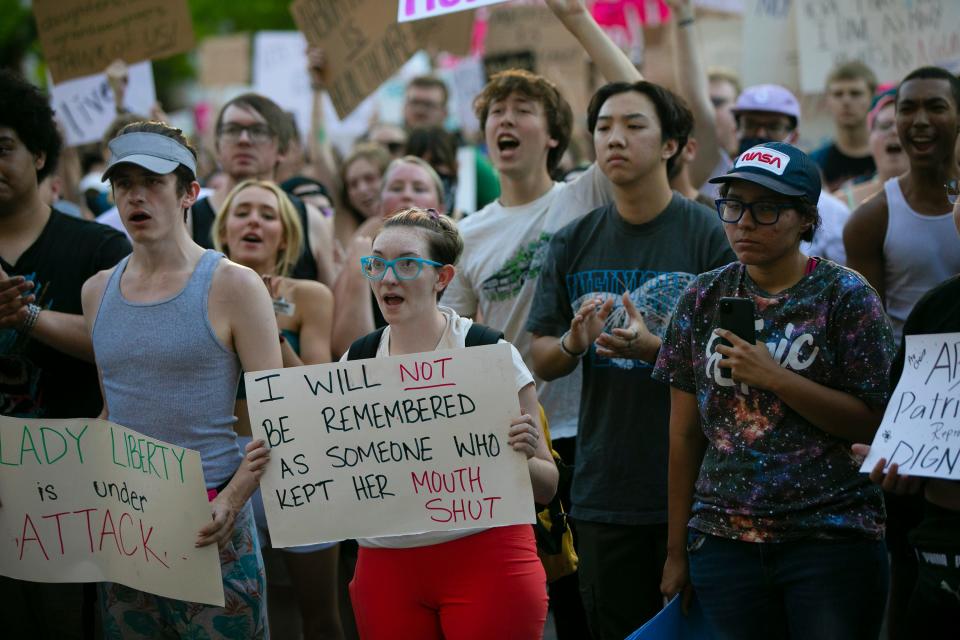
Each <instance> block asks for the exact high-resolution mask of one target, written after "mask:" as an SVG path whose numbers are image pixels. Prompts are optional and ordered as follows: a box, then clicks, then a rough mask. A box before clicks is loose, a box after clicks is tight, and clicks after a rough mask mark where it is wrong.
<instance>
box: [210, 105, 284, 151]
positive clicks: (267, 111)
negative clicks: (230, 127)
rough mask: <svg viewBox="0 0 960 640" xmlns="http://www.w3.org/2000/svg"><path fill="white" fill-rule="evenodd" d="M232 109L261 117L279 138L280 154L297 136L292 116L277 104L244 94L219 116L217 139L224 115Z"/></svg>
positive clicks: (222, 109) (223, 107)
mask: <svg viewBox="0 0 960 640" xmlns="http://www.w3.org/2000/svg"><path fill="white" fill-rule="evenodd" d="M230 107H240V108H242V109H249V110H250V111H254V112H256V113H258V114H259V115H260V117H262V118H263V119H264V121H265V122H266V123H267V127H269V128H270V132H271V133H272V134H273V135H274V136H275V137H276V138H277V150H278V151H279V152H280V153H285V152H286V151H287V146H288V145H289V144H290V140H291V139H292V138H293V136H294V135H296V134H295V132H294V128H293V125H291V123H290V122H291V118H290V115H289V114H288V113H287V112H286V111H284V110H283V109H281V108H280V105H278V104H277V103H276V102H274V101H273V100H271V99H270V98H268V97H266V96H262V95H260V94H259V93H244V94H242V95H239V96H237V97H236V98H234V99H232V100H229V101H228V102H226V103H225V104H224V105H223V106H222V107H221V108H220V113H218V114H217V124H216V127H215V128H214V131H215V132H216V134H217V138H219V137H220V129H221V128H222V127H223V114H224V113H226V112H227V109H229V108H230Z"/></svg>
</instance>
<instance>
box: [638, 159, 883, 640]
mask: <svg viewBox="0 0 960 640" xmlns="http://www.w3.org/2000/svg"><path fill="white" fill-rule="evenodd" d="M711 182H719V183H720V184H721V189H720V195H721V197H720V199H718V200H717V212H718V214H719V215H720V218H721V220H723V222H724V223H725V224H724V228H725V230H726V233H727V238H728V240H729V241H730V244H731V246H732V247H733V250H734V252H735V253H736V254H737V258H738V262H734V263H731V264H730V265H728V266H726V267H723V268H721V269H717V270H714V271H711V272H709V273H705V274H703V275H701V276H699V277H698V278H697V279H696V281H695V282H694V283H693V284H692V285H691V286H690V287H689V288H688V289H687V291H686V293H685V294H684V295H683V297H682V298H681V299H680V302H679V304H678V306H677V309H676V311H675V312H674V315H673V319H672V320H671V323H670V328H669V329H668V331H667V336H666V337H665V339H664V342H663V346H662V347H661V351H660V356H659V358H658V360H657V365H656V369H655V370H654V374H653V375H654V377H655V378H657V379H659V380H662V381H664V382H667V383H669V384H670V386H671V390H670V391H671V410H670V465H669V530H668V542H667V562H666V565H665V566H664V573H663V582H662V585H661V589H662V590H663V592H664V593H665V594H667V595H671V596H672V595H674V594H676V593H678V592H681V591H689V589H690V587H691V586H692V588H693V590H695V591H696V594H697V597H698V599H699V601H700V603H701V605H702V606H703V610H704V613H705V614H706V618H707V621H708V623H709V624H710V626H711V627H712V628H713V631H714V636H715V637H716V638H719V639H725V638H736V639H737V640H749V639H751V638H757V639H760V638H763V639H767V638H781V637H790V638H821V639H824V640H829V639H837V640H840V639H853V638H864V639H867V638H871V639H874V640H875V639H876V637H877V634H878V633H879V630H880V622H881V619H882V615H883V608H884V604H885V601H886V591H887V555H886V549H885V548H884V545H883V541H882V538H883V534H884V512H883V500H882V496H881V493H880V491H879V489H878V488H877V487H874V486H871V485H870V482H869V480H868V479H867V478H866V477H865V476H863V475H862V474H860V473H859V464H858V462H857V461H856V460H855V459H854V457H853V456H852V455H851V454H850V443H851V442H856V441H859V440H860V439H862V438H872V436H873V433H874V432H875V431H876V428H877V425H878V424H879V423H880V419H881V418H882V416H883V408H884V405H885V404H886V401H887V399H888V397H889V393H888V386H887V380H886V376H887V371H888V370H889V366H890V360H891V358H892V355H893V338H892V333H891V329H890V324H889V322H888V320H887V318H886V315H885V314H884V311H883V306H882V304H881V302H880V299H879V297H878V296H877V294H876V292H875V291H874V290H873V289H872V288H871V287H870V286H869V285H868V284H867V283H866V281H864V279H863V278H862V277H861V276H860V275H859V274H857V273H855V272H853V271H850V270H849V269H845V268H844V267H841V266H839V265H837V264H835V263H833V262H830V261H829V260H824V259H818V258H808V257H807V256H805V255H803V253H801V251H800V242H801V241H802V240H808V241H809V240H810V239H811V238H812V236H813V234H814V232H815V231H816V227H817V224H818V223H819V214H818V213H817V209H816V202H817V200H818V198H819V197H820V175H819V172H818V171H817V169H816V166H815V165H814V164H813V162H812V161H811V160H810V159H809V158H808V157H807V156H806V155H805V154H804V153H803V152H802V151H800V150H799V149H797V148H795V147H793V146H791V145H789V144H785V143H779V142H769V143H764V144H762V145H758V146H755V147H753V148H752V149H749V150H748V151H746V152H744V153H742V154H741V155H740V156H739V157H738V158H737V159H736V162H735V164H734V167H733V169H731V171H730V172H729V173H727V174H726V175H724V176H721V177H719V178H715V179H714V180H712V181H711ZM731 297H732V298H734V299H733V300H732V299H731ZM737 304H746V305H747V307H748V308H747V313H746V318H745V322H740V323H731V325H734V324H736V325H743V326H742V327H740V328H739V330H738V334H739V335H738V334H735V333H733V332H732V331H729V330H726V329H721V328H718V327H720V326H723V322H724V309H725V307H726V308H731V309H732V308H733V307H735V306H736V305H737ZM751 325H752V326H751ZM754 331H755V340H754V339H749V340H748V339H744V338H743V337H740V335H743V334H744V333H746V334H748V335H749V334H750V333H754ZM721 340H724V341H726V342H721ZM724 372H730V375H725V374H724Z"/></svg>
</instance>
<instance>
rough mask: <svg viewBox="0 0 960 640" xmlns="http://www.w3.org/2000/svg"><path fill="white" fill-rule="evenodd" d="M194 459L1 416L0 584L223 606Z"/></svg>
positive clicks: (172, 450)
mask: <svg viewBox="0 0 960 640" xmlns="http://www.w3.org/2000/svg"><path fill="white" fill-rule="evenodd" d="M210 517H211V516H210V504H209V503H208V502H207V492H206V488H205V486H204V482H203V471H202V470H201V467H200V455H199V454H198V453H197V452H195V451H190V450H189V449H183V448H180V447H176V446H173V445H170V444H167V443H165V442H161V441H160V440H155V439H153V438H148V437H146V436H143V435H140V434H139V433H137V432H136V431H133V430H131V429H127V428H126V427H121V426H119V425H116V424H113V423H112V422H107V421H106V420H94V419H86V418H76V419H71V420H39V419H32V420H28V419H24V418H11V417H7V416H0V574H2V575H5V576H8V577H10V578H16V579H18V580H30V581H34V582H102V581H106V582H118V583H120V584H124V585H126V586H128V587H131V588H134V589H139V590H141V591H146V592H148V593H153V594H156V595H160V596H165V597H168V598H176V599H178V600H187V601H190V602H201V603H205V604H212V605H218V606H223V604H224V596H223V582H222V578H221V572H220V558H219V554H218V552H217V545H215V544H214V545H210V546H207V547H203V548H201V549H197V548H195V547H194V542H195V541H196V538H197V532H198V531H199V530H200V529H201V528H202V527H203V526H204V525H206V524H207V523H209V522H210Z"/></svg>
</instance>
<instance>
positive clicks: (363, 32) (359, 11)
mask: <svg viewBox="0 0 960 640" xmlns="http://www.w3.org/2000/svg"><path fill="white" fill-rule="evenodd" d="M290 12H291V13H292V14H293V20H294V22H296V24H297V28H298V29H299V30H300V31H302V32H303V34H304V35H305V36H306V38H307V41H309V42H310V44H313V45H316V46H319V47H322V48H323V50H324V52H325V53H326V56H327V62H328V64H329V68H330V69H331V77H330V78H327V90H328V92H329V94H330V98H331V100H332V101H333V105H334V107H335V108H336V111H337V115H338V116H339V117H340V118H341V119H342V118H345V117H347V115H349V114H350V113H351V112H352V111H353V110H354V109H355V108H356V107H357V106H358V105H359V104H360V103H361V102H363V100H364V99H366V98H367V97H368V96H370V95H371V94H372V93H373V92H374V91H376V90H377V88H378V87H379V86H380V85H381V84H383V83H384V82H385V81H386V80H387V79H389V78H390V77H391V76H392V75H393V74H394V73H396V71H397V70H398V69H400V67H401V66H403V64H404V63H405V62H406V61H407V60H409V59H410V57H411V56H413V54H414V53H416V52H417V51H418V50H419V49H420V48H421V47H427V46H430V45H431V43H434V45H435V46H439V45H443V44H447V45H448V46H450V44H449V34H450V33H451V31H449V29H453V32H452V33H455V34H460V35H459V36H458V37H457V38H456V39H457V41H458V42H461V43H462V46H461V47H456V48H458V49H460V50H463V49H462V47H466V46H467V44H468V43H469V30H470V29H472V24H473V23H472V20H471V19H469V18H467V19H464V18H463V17H461V16H451V17H450V18H449V19H447V18H440V19H437V20H429V21H417V22H416V23H415V24H399V23H397V22H396V20H395V18H394V17H393V15H392V13H391V12H389V11H386V12H385V11H383V7H382V4H381V0H356V1H355V2H352V3H344V2H341V1H340V0H295V1H294V3H293V4H292V5H290ZM447 20H451V21H452V22H447ZM451 48H454V47H451Z"/></svg>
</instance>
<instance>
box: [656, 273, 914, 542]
mask: <svg viewBox="0 0 960 640" xmlns="http://www.w3.org/2000/svg"><path fill="white" fill-rule="evenodd" d="M724 296H739V297H746V298H750V299H752V300H753V302H754V308H755V314H756V315H755V321H756V331H757V339H758V340H760V341H762V342H764V343H766V345H767V348H768V349H769V350H770V352H771V354H773V357H774V359H776V361H777V362H779V363H780V366H782V367H785V368H787V369H789V370H791V371H794V372H796V373H798V374H799V375H802V376H804V377H805V378H809V379H810V380H813V381H815V382H818V383H820V384H822V385H825V386H827V387H832V388H834V389H839V390H841V391H845V392H847V393H850V394H852V395H854V396H856V397H858V398H860V399H861V400H863V401H864V402H866V403H867V404H868V405H869V406H871V407H874V408H880V407H883V406H884V405H885V403H886V401H887V399H888V397H889V387H888V379H887V377H888V372H889V369H890V363H891V360H892V358H893V356H894V353H895V348H894V341H893V333H892V331H891V329H890V323H889V321H888V320H887V316H886V314H885V313H884V310H883V305H882V303H881V302H880V298H879V297H878V296H877V293H876V292H875V291H874V290H873V289H872V288H871V287H870V286H869V285H868V284H867V283H866V281H865V280H864V279H863V278H862V277H861V276H860V275H859V274H857V273H855V272H854V271H851V270H849V269H846V268H844V267H841V266H839V265H837V264H836V263H833V262H830V261H829V260H821V261H820V263H819V264H818V265H817V266H816V269H814V270H813V272H812V273H810V274H808V275H806V276H804V278H803V279H802V280H800V282H798V283H797V284H795V285H794V286H792V287H790V288H789V289H787V290H785V291H782V292H780V293H778V294H776V295H770V294H768V293H766V292H764V291H762V290H761V289H759V287H757V285H756V284H755V283H754V282H753V281H752V280H751V279H750V277H749V276H748V275H747V273H746V268H745V267H744V265H742V264H740V263H733V264H730V265H727V266H726V267H722V268H720V269H716V270H714V271H711V272H709V273H705V274H703V275H701V276H699V277H698V278H697V279H696V280H695V281H694V282H693V284H691V285H690V287H689V288H688V289H687V290H686V292H685V293H684V294H683V297H682V298H681V299H680V302H679V304H678V306H677V310H676V311H675V312H674V314H673V318H672V320H671V323H670V327H669V329H668V331H667V335H666V337H665V338H664V341H663V346H662V347H661V349H660V355H659V358H658V360H657V364H656V368H655V369H654V372H653V377H654V378H655V379H658V380H661V381H663V382H667V383H669V384H670V385H671V386H673V387H676V388H677V389H680V390H682V391H687V392H689V393H693V394H695V395H696V398H697V405H698V407H699V409H700V422H701V426H702V428H703V432H704V434H705V435H706V438H707V440H708V444H707V449H706V452H705V454H704V458H703V464H702V465H701V467H700V475H699V477H698V478H697V483H696V488H695V491H694V500H693V517H692V519H691V520H690V526H691V527H692V528H694V529H697V530H699V531H702V532H704V533H709V534H712V535H716V536H721V537H724V538H733V539H739V540H744V541H755V542H779V541H787V540H796V539H800V538H811V537H812V538H843V537H850V536H866V537H869V538H881V537H882V536H883V521H884V511H883V498H882V495H881V491H880V488H879V487H876V486H874V485H872V484H871V483H870V481H869V480H868V478H867V476H866V475H862V474H860V473H859V463H858V462H857V461H856V460H855V459H854V458H853V457H852V455H851V453H850V442H847V441H845V440H842V439H840V438H837V437H835V436H832V435H830V434H828V433H826V432H825V431H822V430H821V429H818V428H817V427H815V426H814V425H813V424H811V423H810V422H809V421H807V420H806V419H805V418H803V417H801V416H800V415H799V414H798V413H796V412H795V411H794V410H793V409H791V408H790V407H789V406H787V404H786V403H785V402H783V401H782V400H780V398H779V397H777V396H776V395H775V394H774V393H772V392H769V391H764V390H761V389H755V388H751V387H749V386H747V385H745V384H743V383H734V382H733V381H732V380H730V379H727V378H723V377H721V376H720V368H719V367H718V366H717V362H718V361H719V360H720V359H721V356H720V354H719V353H716V351H715V349H716V346H717V344H718V341H719V338H718V337H717V336H716V335H715V334H714V333H713V331H714V329H716V328H717V327H718V326H719V324H718V323H719V307H720V298H722V297H724Z"/></svg>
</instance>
